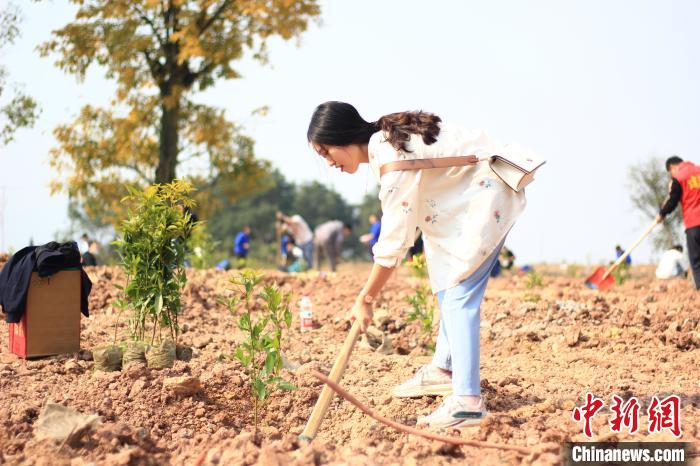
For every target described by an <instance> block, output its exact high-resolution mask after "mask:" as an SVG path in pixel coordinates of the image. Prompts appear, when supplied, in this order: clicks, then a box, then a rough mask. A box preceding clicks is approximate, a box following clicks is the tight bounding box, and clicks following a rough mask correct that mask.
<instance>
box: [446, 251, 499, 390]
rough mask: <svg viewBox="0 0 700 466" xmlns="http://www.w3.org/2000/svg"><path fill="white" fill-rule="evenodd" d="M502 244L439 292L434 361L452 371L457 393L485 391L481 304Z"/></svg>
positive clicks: (453, 384)
mask: <svg viewBox="0 0 700 466" xmlns="http://www.w3.org/2000/svg"><path fill="white" fill-rule="evenodd" d="M504 241H505V240H504ZM501 246H503V243H501V244H500V245H498V247H496V250H495V251H494V252H493V253H492V254H491V255H490V256H489V257H488V258H487V259H486V260H485V261H484V263H483V264H481V266H480V267H479V268H478V269H477V270H476V271H475V272H474V273H473V274H471V275H470V276H469V277H467V278H466V279H465V280H464V281H462V282H460V283H459V284H458V285H455V286H453V287H452V288H448V289H446V290H443V291H439V292H438V294H437V296H438V303H439V304H440V332H439V334H438V339H437V344H436V346H435V354H434V355H433V363H432V364H433V365H434V366H437V367H440V368H442V369H445V370H448V371H452V392H453V394H455V395H473V396H479V395H480V394H481V378H480V376H479V348H480V345H479V324H480V320H481V316H480V309H479V308H480V306H481V300H482V298H483V297H484V291H486V284H487V283H488V281H489V274H490V272H491V269H492V268H493V266H494V265H495V264H496V261H497V260H498V254H499V252H500V251H501Z"/></svg>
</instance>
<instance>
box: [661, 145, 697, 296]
mask: <svg viewBox="0 0 700 466" xmlns="http://www.w3.org/2000/svg"><path fill="white" fill-rule="evenodd" d="M666 171H667V172H668V173H669V174H670V175H671V183H670V186H669V194H668V197H667V198H666V202H664V204H663V205H662V206H661V209H660V210H659V214H658V215H657V216H656V220H657V221H659V222H660V221H662V220H663V219H664V218H666V216H667V215H669V214H670V213H671V212H673V211H674V210H675V209H676V206H677V205H678V204H679V203H680V205H681V210H682V212H683V224H684V225H685V238H686V241H687V243H688V257H689V259H690V268H691V270H692V271H693V279H694V280H695V288H696V289H698V290H700V165H695V164H694V163H692V162H688V161H683V159H682V158H680V157H677V156H673V157H669V158H668V159H667V160H666Z"/></svg>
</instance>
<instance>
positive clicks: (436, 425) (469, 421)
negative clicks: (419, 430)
mask: <svg viewBox="0 0 700 466" xmlns="http://www.w3.org/2000/svg"><path fill="white" fill-rule="evenodd" d="M487 414H488V413H487V412H486V409H485V408H484V399H483V398H481V400H479V404H478V405H477V406H476V407H475V406H474V405H472V404H467V402H466V401H465V400H464V398H463V397H461V396H455V395H451V396H448V397H447V398H445V399H444V400H443V402H442V404H441V405H440V407H439V408H438V409H437V410H435V412H434V413H433V414H430V415H428V416H425V417H422V418H419V419H418V422H417V423H416V427H428V428H431V429H446V428H453V429H461V428H462V427H467V426H473V425H477V424H479V423H481V420H482V419H483V418H485V417H486V415H487Z"/></svg>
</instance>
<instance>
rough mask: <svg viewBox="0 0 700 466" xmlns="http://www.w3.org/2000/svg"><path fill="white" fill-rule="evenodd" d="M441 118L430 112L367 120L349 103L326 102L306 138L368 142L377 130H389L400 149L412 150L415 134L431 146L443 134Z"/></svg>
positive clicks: (318, 109)
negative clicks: (410, 142) (409, 144)
mask: <svg viewBox="0 0 700 466" xmlns="http://www.w3.org/2000/svg"><path fill="white" fill-rule="evenodd" d="M441 121H442V120H441V119H440V117H438V116H436V115H433V114H432V113H426V112H400V113H392V114H390V115H384V116H383V117H381V118H380V119H379V120H377V121H376V122H368V121H365V119H364V118H362V117H361V116H360V113H359V112H358V111H357V109H355V107H353V106H352V105H350V104H347V103H345V102H337V101H331V102H325V103H322V104H321V105H319V106H318V107H316V110H315V111H314V114H313V115H312V116H311V122H310V123H309V129H308V131H307V132H306V138H307V139H308V141H309V142H315V143H317V144H326V145H329V146H348V145H350V144H367V143H368V142H369V138H370V137H372V134H374V133H376V132H377V131H384V132H386V133H387V141H389V143H390V144H391V145H392V146H393V147H394V149H396V150H397V151H404V152H409V150H408V148H407V147H406V143H407V142H408V141H409V140H410V139H411V134H418V135H420V136H421V138H422V139H423V142H424V143H425V144H427V145H430V144H432V143H434V142H435V141H436V140H437V136H438V134H440V126H439V125H438V123H440V122H441Z"/></svg>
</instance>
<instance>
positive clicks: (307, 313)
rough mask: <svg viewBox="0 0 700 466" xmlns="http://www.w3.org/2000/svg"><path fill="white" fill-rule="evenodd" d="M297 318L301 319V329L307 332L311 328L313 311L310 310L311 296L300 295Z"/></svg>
mask: <svg viewBox="0 0 700 466" xmlns="http://www.w3.org/2000/svg"><path fill="white" fill-rule="evenodd" d="M299 319H300V320H301V331H302V332H307V331H309V330H311V329H312V328H313V325H314V320H313V312H312V310H311V298H309V297H308V296H302V297H301V301H300V303H299Z"/></svg>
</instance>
